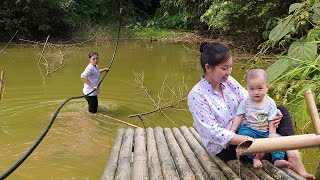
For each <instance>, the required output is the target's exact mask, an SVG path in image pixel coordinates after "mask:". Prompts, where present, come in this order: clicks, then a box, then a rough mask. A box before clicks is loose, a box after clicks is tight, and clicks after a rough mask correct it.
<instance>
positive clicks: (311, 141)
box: [236, 134, 320, 155]
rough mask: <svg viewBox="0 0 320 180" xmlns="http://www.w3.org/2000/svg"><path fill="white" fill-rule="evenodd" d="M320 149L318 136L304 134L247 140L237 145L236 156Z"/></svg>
mask: <svg viewBox="0 0 320 180" xmlns="http://www.w3.org/2000/svg"><path fill="white" fill-rule="evenodd" d="M313 147H320V135H316V134H304V135H294V136H282V137H277V138H262V139H254V140H247V141H244V142H242V143H241V144H239V145H238V147H237V149H236V151H237V154H238V155H248V154H257V153H268V152H276V151H286V150H293V149H303V148H313Z"/></svg>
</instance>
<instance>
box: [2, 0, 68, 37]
mask: <svg viewBox="0 0 320 180" xmlns="http://www.w3.org/2000/svg"><path fill="white" fill-rule="evenodd" d="M0 5H1V6H0V27H1V28H2V29H0V31H2V32H6V31H9V32H15V31H16V30H20V31H21V32H22V33H24V34H26V35H29V36H32V37H36V38H43V36H47V35H48V34H52V35H53V36H54V35H57V36H62V37H63V36H65V35H67V34H66V33H67V32H68V29H70V28H69V24H68V22H67V21H66V20H65V18H66V17H67V12H66V11H65V10H64V9H63V8H62V6H61V4H60V3H59V1H51V0H19V1H12V0H4V1H1V2H0Z"/></svg>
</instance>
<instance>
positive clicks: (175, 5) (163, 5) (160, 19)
mask: <svg viewBox="0 0 320 180" xmlns="http://www.w3.org/2000/svg"><path fill="white" fill-rule="evenodd" d="M210 5H211V1H210V0H203V1H200V0H161V1H160V8H159V9H158V10H157V12H156V15H155V17H154V18H153V19H152V20H150V21H149V22H148V26H149V27H158V28H169V29H177V28H179V29H193V28H197V27H199V26H201V24H202V23H201V22H200V17H201V15H202V14H203V13H204V12H205V11H206V9H208V8H209V6H210Z"/></svg>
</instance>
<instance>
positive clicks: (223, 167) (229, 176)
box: [189, 127, 240, 180]
mask: <svg viewBox="0 0 320 180" xmlns="http://www.w3.org/2000/svg"><path fill="white" fill-rule="evenodd" d="M189 130H190V132H191V134H192V135H193V136H194V138H196V140H197V141H198V142H199V143H200V144H201V145H202V147H203V148H204V149H205V150H206V152H207V153H208V154H209V156H210V157H211V159H212V160H213V162H214V163H215V164H216V165H217V166H218V168H219V169H220V171H221V172H222V173H223V174H224V176H225V177H226V178H227V179H230V180H231V179H233V180H240V178H239V176H238V175H237V174H236V173H234V172H233V171H232V169H230V167H229V166H228V165H227V164H226V163H225V162H224V161H222V160H221V159H220V158H218V157H217V156H216V155H214V154H212V153H210V152H209V151H208V150H207V148H206V146H205V145H204V144H203V142H202V141H201V137H200V135H199V134H198V133H197V131H196V130H195V129H194V128H193V127H190V128H189Z"/></svg>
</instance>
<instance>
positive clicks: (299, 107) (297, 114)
mask: <svg viewBox="0 0 320 180" xmlns="http://www.w3.org/2000/svg"><path fill="white" fill-rule="evenodd" d="M289 104H290V110H291V112H292V116H293V117H294V118H293V119H294V121H295V125H297V127H298V128H299V129H306V128H308V127H309V126H310V123H307V122H310V117H309V114H308V107H307V104H306V101H305V99H304V97H297V98H296V99H294V100H291V101H290V102H289ZM306 125H307V126H306Z"/></svg>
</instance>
